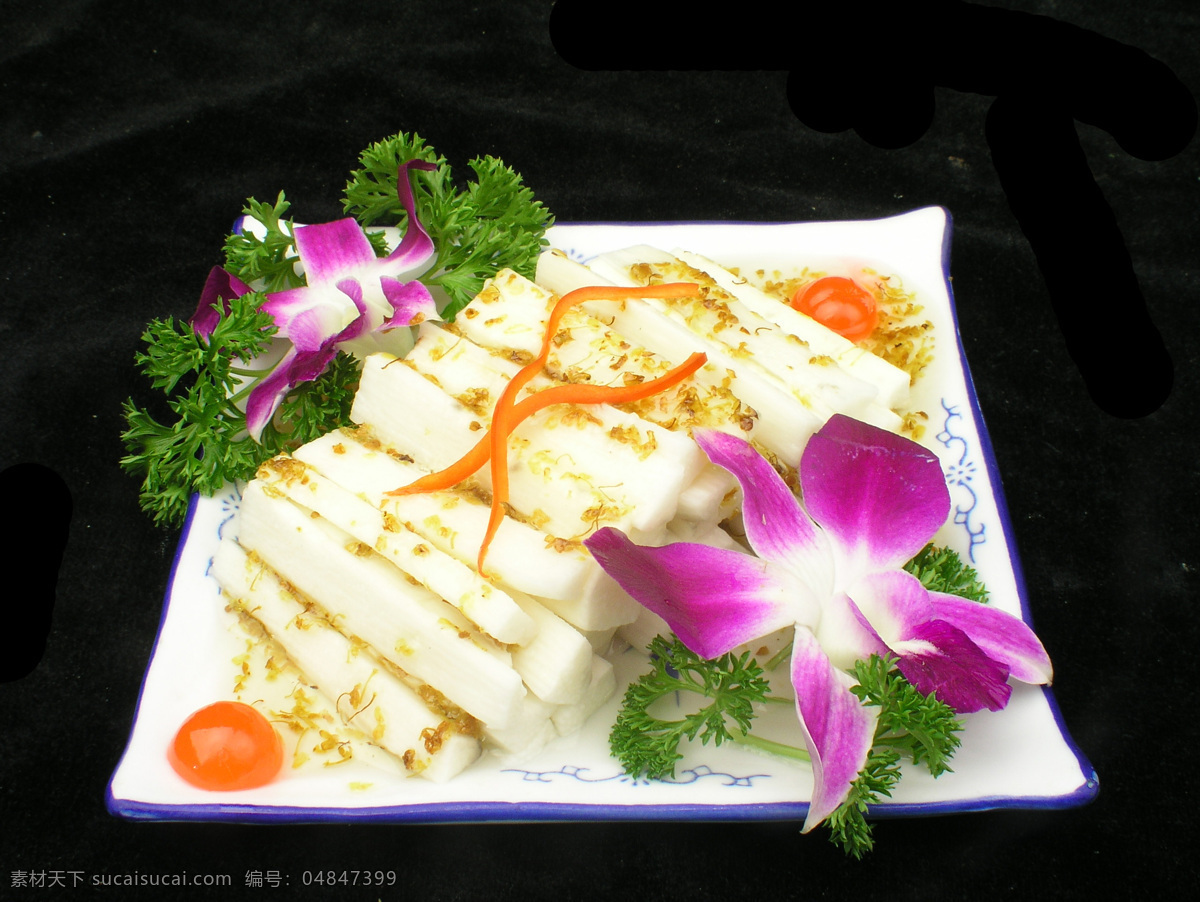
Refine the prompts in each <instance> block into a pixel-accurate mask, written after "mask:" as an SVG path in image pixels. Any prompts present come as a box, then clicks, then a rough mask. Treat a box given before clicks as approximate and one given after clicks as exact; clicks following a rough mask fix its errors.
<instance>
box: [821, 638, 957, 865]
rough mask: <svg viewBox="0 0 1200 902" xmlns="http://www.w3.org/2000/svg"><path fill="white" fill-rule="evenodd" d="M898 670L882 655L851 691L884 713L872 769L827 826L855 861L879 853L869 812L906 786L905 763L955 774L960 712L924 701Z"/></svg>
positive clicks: (863, 668) (859, 672) (862, 669)
mask: <svg viewBox="0 0 1200 902" xmlns="http://www.w3.org/2000/svg"><path fill="white" fill-rule="evenodd" d="M895 665H896V661H895V659H894V658H890V657H880V656H879V655H872V656H871V657H870V658H869V659H867V660H866V661H858V662H856V663H855V665H854V675H855V678H856V679H857V681H858V682H857V685H855V686H853V687H852V688H851V690H850V691H851V692H853V693H854V694H855V695H857V696H858V697H859V699H861V700H862V702H863V704H865V705H869V706H875V707H878V708H879V721H878V725H877V726H876V728H875V742H874V744H873V745H872V746H871V751H870V753H869V754H868V755H867V763H866V765H865V766H864V767H863V769H862V771H860V772H859V775H858V779H856V780H855V781H854V783H853V784H852V785H851V787H850V795H849V796H847V797H846V800H845V801H844V802H842V804H841V805H840V806H839V807H838V808H837V809H836V810H835V811H834V812H833V813H832V814H831V815H830V816H829V818H828V819H827V820H826V824H827V825H828V827H829V830H830V838H831V839H832V840H833V842H834V843H835V844H837V845H839V846H841V847H842V848H843V849H844V850H845V851H846V853H847V854H849V855H853V856H854V857H855V858H862V856H863V855H864V854H865V853H867V852H869V851H871V849H872V848H874V845H875V840H874V837H873V835H872V832H871V825H870V824H869V823H868V822H867V819H866V815H867V806H868V805H871V804H873V803H876V802H879V801H882V799H883V798H884V797H885V796H886V797H890V796H891V794H892V789H893V788H894V787H895V786H896V784H897V783H899V782H900V763H901V760H902V759H908V760H909V761H911V762H912V763H913V764H923V765H924V766H925V767H926V768H927V769H928V770H929V772H930V773H931V774H932V775H933V776H935V777H937V776H940V775H941V774H943V773H946V772H947V771H949V770H950V769H951V768H950V764H949V761H950V759H951V758H952V757H953V755H954V752H955V750H956V749H957V748H958V747H959V744H960V743H961V739H960V738H959V735H958V734H959V733H960V732H961V731H962V722H961V721H960V720H959V719H958V717H957V715H956V714H955V711H954V709H953V708H951V707H950V706H949V705H947V704H946V703H945V702H943V701H940V700H939V699H937V698H935V697H933V696H931V695H924V694H923V693H922V692H921V691H920V690H918V689H917V688H916V687H915V686H913V685H912V684H911V683H909V682H908V680H906V679H905V678H904V677H903V676H902V675H901V673H900V671H899V670H897V669H895Z"/></svg>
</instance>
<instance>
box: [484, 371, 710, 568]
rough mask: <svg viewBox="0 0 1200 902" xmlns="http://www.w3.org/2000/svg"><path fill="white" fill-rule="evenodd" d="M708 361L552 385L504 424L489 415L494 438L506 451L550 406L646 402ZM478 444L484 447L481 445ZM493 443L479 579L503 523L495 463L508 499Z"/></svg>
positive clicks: (515, 409)
mask: <svg viewBox="0 0 1200 902" xmlns="http://www.w3.org/2000/svg"><path fill="white" fill-rule="evenodd" d="M707 360H708V355H707V354H702V353H696V354H692V355H691V356H690V357H688V359H687V360H685V361H684V362H683V363H681V364H679V366H677V367H674V368H672V369H670V370H668V371H667V372H666V373H664V374H663V375H661V376H659V377H657V378H655V379H650V380H648V381H646V382H640V383H634V384H633V385H587V384H578V383H568V384H566V385H554V386H551V387H550V388H547V389H543V390H542V391H540V392H538V393H537V394H536V395H531V396H530V397H528V398H525V399H524V400H522V401H521V402H520V403H519V404H516V405H513V406H512V407H510V408H508V409H507V410H506V411H505V414H504V417H503V421H502V422H501V423H499V424H497V420H496V416H495V414H493V415H492V430H493V433H492V434H493V435H494V436H504V437H505V440H504V441H503V442H501V443H500V444H501V445H502V447H503V448H504V450H505V451H507V450H508V443H507V437H508V436H509V435H511V434H512V433H513V432H514V431H515V430H516V428H517V427H518V426H520V425H521V423H522V422H524V421H525V420H526V419H528V418H529V417H530V416H532V415H533V414H535V413H537V412H538V411H539V410H542V409H544V408H546V407H549V406H550V405H551V404H626V403H629V402H630V401H639V400H641V399H642V398H648V397H650V396H651V395H653V394H657V393H658V392H660V391H663V390H664V389H667V388H670V387H671V386H672V385H675V384H677V383H679V382H682V381H683V380H684V379H686V378H687V377H688V376H690V375H692V373H694V372H696V370H698V369H700V367H702V366H704V364H705V362H706V361H707ZM479 444H483V442H482V441H481V442H480V443H479ZM496 444H497V443H496V442H494V441H493V442H492V443H491V451H492V461H491V462H492V512H491V516H490V517H489V518H488V528H487V531H486V532H485V533H484V537H483V542H482V543H481V544H480V546H479V557H478V559H477V561H476V569H477V570H478V571H479V573H480V575H486V574H484V572H483V559H484V558H485V557H486V556H487V550H488V546H490V545H491V543H492V539H493V538H494V537H495V535H496V530H497V529H499V528H500V523H501V521H502V520H503V519H504V508H503V502H499V503H498V502H497V501H496V484H497V483H496V470H497V461H501V462H502V464H503V474H504V475H503V486H504V496H503V499H504V500H507V499H508V455H507V454H501V455H497V454H496V453H495V451H496Z"/></svg>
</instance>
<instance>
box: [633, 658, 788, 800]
mask: <svg viewBox="0 0 1200 902" xmlns="http://www.w3.org/2000/svg"><path fill="white" fill-rule="evenodd" d="M647 651H648V652H649V654H650V660H651V662H652V663H653V665H654V669H653V670H651V671H650V672H649V673H647V674H646V675H644V676H643V677H642V678H641V679H639V680H637V681H636V682H634V683H632V684H631V685H630V686H629V688H628V689H627V690H626V691H625V698H624V700H623V702H622V704H621V713H620V714H618V715H617V720H616V723H615V724H614V725H613V728H612V732H611V733H610V734H609V748H610V749H611V750H612V753H613V756H614V757H615V758H616V759H617V760H618V761H620V762H621V764H622V766H623V767H624V768H625V772H626V773H627V774H629V775H630V776H631V777H642V776H645V777H648V778H649V779H652V780H659V779H662V778H663V777H673V776H674V775H675V765H676V763H677V762H678V761H679V760H680V759H681V758H683V755H682V753H681V752H680V751H679V746H680V744H681V743H683V741H684V740H694V739H696V738H697V737H699V739H700V742H701V744H703V745H707V744H708V742H709V740H711V741H712V743H713V745H720V744H721V743H722V742H725V741H726V740H729V739H733V738H734V736H735V735H740V734H744V733H745V732H746V731H747V730H749V729H750V721H751V720H752V719H753V718H754V704H755V703H756V702H761V701H763V700H764V699H765V697H766V695H767V693H768V691H769V690H770V684H769V683H768V681H767V677H766V675H765V674H764V673H763V669H762V667H761V666H760V665H759V663H758V661H756V660H755V659H754V658H753V657H752V656H751V655H750V654H749V652H747V653H745V654H743V655H741V656H736V655H734V654H733V653H732V652H730V653H729V654H725V655H722V656H721V657H719V658H716V659H714V660H712V661H706V660H704V659H703V658H701V657H700V656H699V655H697V654H696V653H695V652H693V651H691V650H690V649H688V648H687V647H686V646H684V644H683V643H682V642H680V641H679V640H678V639H676V638H674V637H671V638H670V639H667V638H664V637H662V636H655V637H654V639H653V641H651V643H650V645H649V647H648V648H647ZM676 692H680V693H688V694H691V695H693V696H699V697H700V698H705V699H708V700H709V704H708V705H706V706H704V707H702V708H700V709H699V710H697V711H694V712H692V713H690V714H684V715H683V716H682V717H679V718H676V719H674V720H664V719H662V718H660V717H656V716H654V715H653V714H651V713H650V707H651V706H652V705H654V703H655V702H658V701H659V700H660V699H663V698H666V697H667V696H670V695H673V694H674V693H676ZM729 720H732V721H733V723H734V725H735V729H736V731H737V732H736V733H731V732H730V729H729V723H728V721H729Z"/></svg>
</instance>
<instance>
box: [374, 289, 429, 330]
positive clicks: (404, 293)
mask: <svg viewBox="0 0 1200 902" xmlns="http://www.w3.org/2000/svg"><path fill="white" fill-rule="evenodd" d="M379 284H380V286H381V287H382V288H383V296H384V297H386V298H387V300H388V303H389V304H391V305H392V310H393V311H394V312H393V314H392V315H391V316H390V317H387V318H386V319H385V320H384V322H383V327H384V328H388V329H392V328H396V327H397V326H415V325H417V324H418V323H423V322H425V320H427V319H437V318H438V315H437V303H436V302H435V301H434V299H433V295H432V294H430V293H429V289H428V288H426V287H425V286H424V285H422V284H421V283H420V282H415V281H414V282H401V281H400V280H399V279H393V278H392V277H391V276H380V277H379Z"/></svg>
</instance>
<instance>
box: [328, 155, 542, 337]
mask: <svg viewBox="0 0 1200 902" xmlns="http://www.w3.org/2000/svg"><path fill="white" fill-rule="evenodd" d="M410 159H420V160H425V161H426V162H430V163H434V164H435V165H436V166H437V169H435V170H433V171H431V172H419V173H414V176H413V194H414V196H415V197H416V202H417V217H418V218H419V219H420V220H421V222H423V223H425V226H426V228H427V229H428V230H429V234H430V237H432V238H433V243H434V247H435V248H436V249H437V258H436V259H435V261H434V263H433V265H432V267H431V268H430V270H429V272H428V273H427V274H426V275H423V276H422V277H421V281H422V282H424V283H425V285H426V286H428V287H430V288H434V287H438V288H440V289H441V290H442V291H444V292H445V294H446V296H447V298H448V302H447V304H446V306H445V308H444V309H443V310H442V311H441V314H442V316H443V318H445V319H447V320H452V319H453V318H454V315H455V314H456V313H457V312H458V311H459V310H461V309H462V308H463V307H465V306H466V305H467V304H468V303H469V302H470V301H471V299H472V298H474V297H475V295H477V294H478V293H479V290H480V289H481V288H482V287H483V283H484V281H486V280H487V279H488V278H490V277H491V276H493V275H494V274H495V273H496V272H497V271H498V270H500V269H504V268H508V269H512V270H514V271H515V272H518V273H520V274H521V275H523V276H525V277H526V278H530V279H532V278H533V276H534V273H535V270H536V269H537V258H538V254H539V253H540V252H541V250H542V248H543V247H545V245H546V241H545V238H544V236H545V232H546V230H547V229H548V228H549V227H550V226H551V225H552V224H553V222H554V219H553V217H552V216H551V215H550V213H549V212H548V211H547V210H546V208H545V207H544V206H542V204H541V202H540V201H538V200H536V199H535V198H534V196H533V192H532V191H531V190H530V189H529V188H528V187H526V186H525V185H524V184H523V182H522V180H521V176H520V175H518V174H517V173H516V172H515V171H514V170H513V169H512V168H510V167H509V166H506V165H505V164H504V163H503V162H502V161H500V160H498V159H496V158H495V157H491V156H484V157H478V158H476V159H473V160H471V161H470V163H469V164H468V165H469V166H470V167H471V169H472V171H473V172H474V174H475V180H474V181H473V182H470V183H469V184H467V186H466V187H465V188H464V189H462V190H459V189H458V188H456V187H455V185H454V182H453V176H452V172H451V170H450V166H449V164H448V163H447V162H446V158H445V157H443V156H440V155H438V154H436V153H434V151H433V149H432V148H430V147H429V146H428V145H427V144H426V143H425V142H424V141H423V140H422V139H421V138H420V137H419V136H417V135H409V134H405V133H404V132H401V133H400V134H398V135H394V136H393V137H391V138H388V139H387V140H385V141H380V142H378V143H376V144H372V145H371V146H370V147H368V148H367V149H366V150H364V151H363V153H362V156H361V157H360V159H359V167H360V168H358V169H356V170H354V171H353V172H352V173H351V174H350V181H349V182H348V183H347V184H346V190H345V192H344V197H343V207H344V208H345V210H346V212H347V213H349V214H351V215H352V216H354V217H355V218H356V219H358V221H359V222H360V223H361V224H362V225H363V226H364V227H366V226H371V225H385V226H400V227H401V228H403V227H404V226H405V224H406V221H407V215H406V214H405V211H404V207H403V206H401V204H400V202H399V201H398V200H397V195H396V170H397V167H398V166H399V165H400V163H402V162H403V161H405V160H410Z"/></svg>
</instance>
